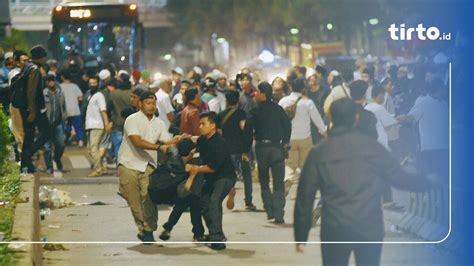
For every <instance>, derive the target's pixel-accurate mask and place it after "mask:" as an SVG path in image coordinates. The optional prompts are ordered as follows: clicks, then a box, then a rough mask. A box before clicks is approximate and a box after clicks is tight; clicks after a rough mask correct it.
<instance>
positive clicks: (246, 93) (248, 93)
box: [239, 74, 257, 114]
mask: <svg viewBox="0 0 474 266" xmlns="http://www.w3.org/2000/svg"><path fill="white" fill-rule="evenodd" d="M240 86H241V87H242V92H241V93H240V100H239V108H240V109H242V110H244V111H245V112H246V113H247V114H248V113H249V112H250V110H252V109H253V108H255V106H257V103H256V102H255V98H254V92H255V88H254V87H253V86H252V76H251V75H250V74H242V76H241V79H240Z"/></svg>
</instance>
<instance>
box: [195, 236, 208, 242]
mask: <svg viewBox="0 0 474 266" xmlns="http://www.w3.org/2000/svg"><path fill="white" fill-rule="evenodd" d="M206 241H209V235H202V236H196V235H195V236H193V242H206Z"/></svg>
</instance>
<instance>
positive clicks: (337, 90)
mask: <svg viewBox="0 0 474 266" xmlns="http://www.w3.org/2000/svg"><path fill="white" fill-rule="evenodd" d="M350 97H351V90H350V89H349V87H348V86H346V85H344V84H342V85H339V86H336V87H334V88H333V89H332V90H331V93H329V95H328V97H327V98H326V101H325V102H324V113H329V108H330V107H331V104H332V103H333V102H334V101H337V100H339V99H342V98H350Z"/></svg>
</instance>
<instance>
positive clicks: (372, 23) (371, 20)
mask: <svg viewBox="0 0 474 266" xmlns="http://www.w3.org/2000/svg"><path fill="white" fill-rule="evenodd" d="M369 23H370V25H377V24H379V20H378V19H376V18H371V19H369Z"/></svg>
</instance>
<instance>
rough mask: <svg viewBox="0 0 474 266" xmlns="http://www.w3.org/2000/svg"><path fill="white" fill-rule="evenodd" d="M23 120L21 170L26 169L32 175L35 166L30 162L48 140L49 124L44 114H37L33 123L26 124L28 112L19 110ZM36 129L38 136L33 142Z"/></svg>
mask: <svg viewBox="0 0 474 266" xmlns="http://www.w3.org/2000/svg"><path fill="white" fill-rule="evenodd" d="M21 116H22V119H23V128H24V131H25V138H24V142H23V150H22V153H21V168H28V172H29V173H34V172H35V171H36V170H35V166H34V165H33V162H32V160H31V157H32V156H33V154H35V153H36V152H37V151H38V150H39V149H40V148H42V147H43V146H44V144H45V143H46V141H48V139H49V134H50V130H49V122H48V118H47V117H46V113H39V112H38V113H37V114H36V117H35V120H34V121H33V122H31V123H30V122H28V111H27V110H21ZM36 128H38V132H39V134H38V136H37V138H36V140H35V133H36Z"/></svg>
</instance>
